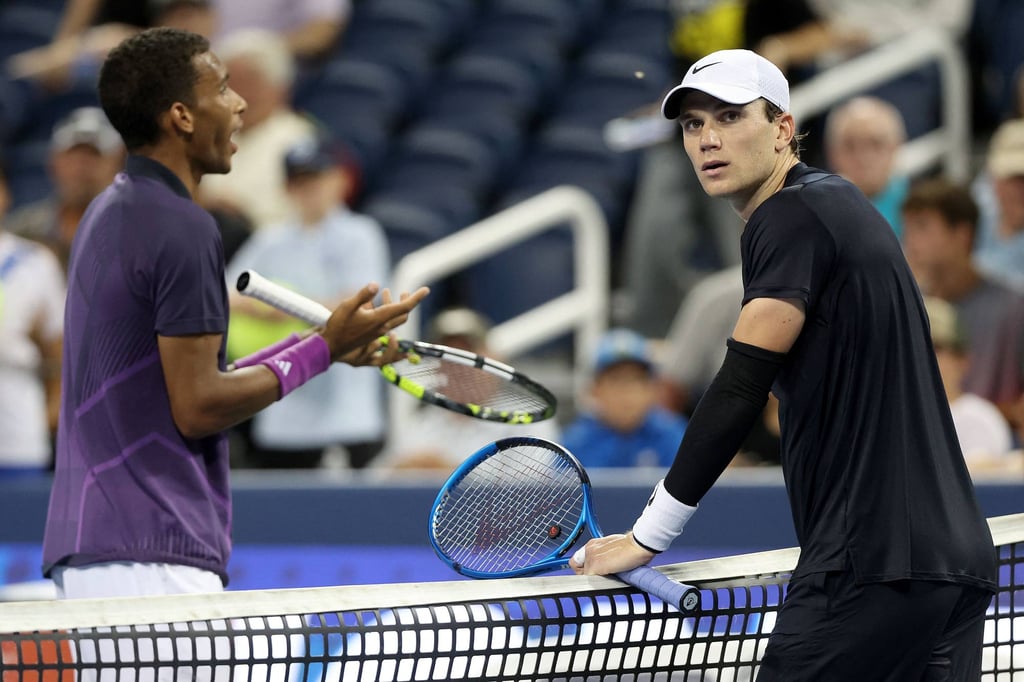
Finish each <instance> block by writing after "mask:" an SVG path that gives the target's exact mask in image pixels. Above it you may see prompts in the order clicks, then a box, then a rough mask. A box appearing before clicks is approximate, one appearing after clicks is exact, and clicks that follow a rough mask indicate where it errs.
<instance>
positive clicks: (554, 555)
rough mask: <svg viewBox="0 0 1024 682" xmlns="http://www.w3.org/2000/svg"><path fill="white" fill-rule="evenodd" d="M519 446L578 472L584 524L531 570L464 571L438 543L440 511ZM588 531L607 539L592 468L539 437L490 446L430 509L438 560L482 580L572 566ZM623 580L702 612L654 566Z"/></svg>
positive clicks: (690, 593) (687, 591)
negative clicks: (478, 473) (471, 478)
mask: <svg viewBox="0 0 1024 682" xmlns="http://www.w3.org/2000/svg"><path fill="white" fill-rule="evenodd" d="M518 446H532V447H540V448H545V449H548V450H550V451H552V452H554V453H557V454H558V455H559V456H560V458H561V459H563V460H564V461H565V462H566V463H568V464H569V465H571V466H572V467H573V468H574V469H575V472H576V473H577V474H578V475H579V478H580V488H581V492H582V502H581V506H582V513H581V514H580V517H579V520H578V521H577V522H576V525H575V526H574V527H573V528H572V529H570V530H569V531H568V532H565V531H564V530H561V529H560V534H561V535H562V536H563V537H564V540H563V541H562V542H561V543H560V544H559V545H558V546H557V547H555V548H554V549H552V550H551V552H550V553H548V555H547V556H546V557H545V558H543V559H540V560H538V561H535V562H533V563H531V564H529V565H526V566H522V567H520V568H515V569H507V570H494V571H482V570H477V569H473V568H469V567H467V566H464V565H462V564H460V563H459V562H458V561H456V560H454V559H453V558H452V557H450V556H449V555H448V553H447V552H446V551H445V549H443V548H442V547H441V544H440V543H439V541H438V539H437V525H438V511H439V509H441V508H442V507H443V506H445V505H446V503H447V502H448V497H449V495H450V494H451V493H452V491H453V490H455V489H457V487H458V485H459V484H460V483H461V482H462V480H463V479H464V478H465V477H466V476H467V475H468V474H469V473H470V472H471V471H473V470H474V469H476V468H477V467H478V466H479V465H480V464H481V463H482V462H484V461H486V460H488V459H490V458H491V457H493V456H495V455H497V454H498V453H501V452H504V451H505V450H509V449H512V448H515V447H518ZM584 528H586V529H587V530H588V531H589V533H590V534H591V535H592V536H593V537H602V536H603V535H604V533H603V532H602V531H601V527H600V526H599V525H598V523H597V519H596V515H595V512H594V507H593V496H592V494H591V486H590V477H589V476H588V475H587V472H586V469H584V468H583V465H582V464H581V463H580V461H579V460H578V459H577V458H576V457H575V456H574V455H573V454H572V453H571V452H569V451H568V450H567V449H566V448H564V447H562V446H561V445H559V444H557V443H553V442H551V441H548V440H545V439H543V438H537V437H533V436H518V437H514V438H502V439H500V440H497V441H495V442H493V443H489V444H487V445H485V446H484V447H482V448H480V449H479V450H477V451H476V452H475V453H473V454H472V455H470V456H469V457H468V458H467V459H466V460H465V461H464V462H463V463H462V464H461V465H459V467H458V468H456V469H455V471H453V472H452V474H451V476H449V477H448V480H447V481H445V483H444V485H443V486H442V487H441V490H440V491H438V494H437V497H436V498H435V499H434V504H433V506H432V507H431V509H430V518H429V523H428V535H429V537H430V544H431V545H432V546H433V548H434V552H435V553H436V554H437V556H438V557H439V558H440V559H441V560H442V561H444V562H445V563H446V564H448V565H449V566H450V567H451V568H452V569H453V570H454V571H456V572H457V573H459V574H460V575H464V576H467V577H470V578H481V579H489V578H513V577H519V576H527V575H534V574H536V573H542V572H545V571H552V570H557V569H563V568H566V567H568V565H569V557H567V556H566V554H567V553H568V551H569V550H570V549H571V548H572V547H573V545H575V544H576V542H577V541H578V540H579V538H580V536H581V535H582V534H583V530H584ZM617 577H618V578H619V579H621V580H623V581H624V582H626V583H628V584H630V585H632V586H634V587H637V588H639V589H641V590H644V591H645V592H649V593H650V594H653V595H655V596H656V597H658V598H660V599H661V600H662V601H665V602H667V603H669V604H672V605H673V606H675V607H676V608H678V609H679V610H680V611H683V612H685V613H690V612H693V611H696V610H697V608H698V607H699V605H700V591H699V590H698V589H697V588H695V587H693V586H690V585H685V584H683V583H679V582H677V581H675V580H672V579H671V578H669V577H668V576H666V575H664V574H663V573H661V572H660V571H658V570H656V569H654V568H652V567H651V566H647V565H644V566H640V567H638V568H634V569H633V570H631V571H626V572H624V573H619V574H617Z"/></svg>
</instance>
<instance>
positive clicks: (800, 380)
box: [741, 163, 996, 589]
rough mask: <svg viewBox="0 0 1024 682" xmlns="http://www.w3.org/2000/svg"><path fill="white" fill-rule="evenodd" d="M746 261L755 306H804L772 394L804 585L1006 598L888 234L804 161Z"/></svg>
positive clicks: (768, 212) (754, 230)
mask: <svg viewBox="0 0 1024 682" xmlns="http://www.w3.org/2000/svg"><path fill="white" fill-rule="evenodd" d="M812 174H813V175H812ZM741 248H742V260H743V283H744V297H743V302H744V303H746V302H747V301H750V300H752V299H755V298H794V299H800V300H802V301H803V302H804V303H805V304H806V321H805V323H804V327H803V330H802V331H801V333H800V336H799V337H798V338H797V340H796V343H795V344H794V346H793V348H792V349H791V350H790V352H789V353H788V354H787V356H786V359H785V361H784V363H783V365H782V368H781V369H780V371H779V374H778V375H777V377H776V380H775V384H774V386H773V388H772V391H773V393H775V395H776V396H777V397H778V398H779V401H780V423H781V431H782V436H781V439H782V442H781V456H782V466H783V470H784V473H785V480H786V489H787V492H788V495H789V499H790V504H791V507H792V513H793V521H794V524H795V526H796V533H797V537H798V538H799V541H800V545H801V548H802V549H801V555H800V561H799V564H798V566H797V570H796V574H797V575H800V574H806V573H813V572H820V571H826V570H843V569H848V568H852V570H853V572H854V575H855V578H856V579H857V581H858V582H874V581H887V580H895V579H902V578H916V579H936V580H948V581H954V582H960V583H966V584H973V585H978V586H982V587H985V588H990V589H991V588H994V587H995V585H996V568H995V563H996V557H995V550H994V549H993V546H992V537H991V535H990V533H989V530H988V526H987V524H986V522H985V519H984V516H983V515H982V513H981V511H980V509H979V507H978V503H977V501H976V499H975V496H974V490H973V486H972V483H971V478H970V475H969V474H968V471H967V467H966V465H965V464H964V458H963V455H962V453H961V451H960V446H959V442H958V440H957V436H956V431H955V429H954V427H953V421H952V418H951V416H950V412H949V405H948V402H947V400H946V394H945V391H944V390H943V386H942V380H941V378H940V376H939V370H938V365H937V364H936V361H935V355H934V351H933V349H932V345H931V340H930V334H929V328H928V321H927V316H926V313H925V309H924V305H923V303H922V299H921V295H920V293H919V290H918V287H917V284H916V282H915V281H914V278H913V276H912V274H911V272H910V268H909V267H908V266H907V262H906V260H905V258H904V256H903V252H902V249H901V248H900V244H899V241H898V240H897V238H896V236H895V234H894V232H893V230H892V228H891V227H890V226H889V224H888V222H887V221H886V220H885V219H884V218H883V217H882V215H881V214H880V213H878V212H877V211H876V210H875V208H874V207H873V206H872V205H871V203H870V202H869V201H868V200H867V199H866V198H865V196H864V195H863V194H862V193H861V192H860V191H859V190H858V189H857V188H856V187H854V186H853V185H852V184H850V183H849V182H847V181H846V180H843V179H842V178H840V177H838V176H836V175H827V174H826V175H822V174H821V171H818V170H817V169H813V168H809V167H808V166H806V165H805V164H802V163H801V164H798V165H797V166H795V167H794V168H793V169H792V170H791V171H790V172H789V174H788V176H787V178H786V183H785V187H784V188H783V189H782V190H780V191H779V192H777V193H776V194H774V195H772V196H771V197H769V198H768V199H767V200H766V201H765V202H764V203H763V204H761V205H760V206H759V207H758V208H757V209H756V210H755V211H754V213H753V215H751V217H750V220H749V221H748V223H747V225H746V228H745V229H744V232H743V237H742V240H741Z"/></svg>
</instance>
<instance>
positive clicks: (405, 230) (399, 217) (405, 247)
mask: <svg viewBox="0 0 1024 682" xmlns="http://www.w3.org/2000/svg"><path fill="white" fill-rule="evenodd" d="M361 212H362V213H365V214H366V215H369V216H371V217H372V218H374V219H376V220H377V222H379V223H380V224H381V226H382V227H383V228H384V231H385V233H386V234H387V237H388V245H389V246H390V248H391V262H392V263H397V262H398V261H399V260H401V259H402V258H403V257H404V256H406V255H407V254H409V253H410V252H412V251H415V250H416V249H419V248H422V247H423V246H426V245H427V244H430V243H431V242H434V241H437V240H438V239H440V238H442V237H444V236H445V235H446V234H448V233H449V232H450V231H451V230H450V226H449V225H448V223H447V222H446V220H445V217H444V216H443V215H441V214H440V213H438V212H437V211H433V210H431V209H429V208H427V207H424V206H420V205H418V204H415V203H412V202H409V201H406V200H404V199H402V198H400V197H397V196H389V195H381V196H377V197H375V198H372V199H369V200H368V201H367V202H366V203H365V204H364V205H363V207H362V209H361Z"/></svg>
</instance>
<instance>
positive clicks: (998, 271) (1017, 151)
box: [972, 118, 1024, 293]
mask: <svg viewBox="0 0 1024 682" xmlns="http://www.w3.org/2000/svg"><path fill="white" fill-rule="evenodd" d="M972 189H973V192H974V196H975V199H976V200H977V201H978V205H979V207H980V209H981V218H980V220H979V221H978V240H977V244H976V245H975V256H976V259H977V262H978V267H979V268H980V269H981V270H983V271H985V272H986V273H987V274H989V275H991V276H992V277H995V278H997V279H999V280H1001V281H1003V282H1005V283H1006V284H1008V285H1009V286H1012V287H1013V288H1014V289H1016V290H1018V291H1020V292H1022V293H1024V119H1022V118H1016V119H1011V120H1009V121H1006V122H1005V123H1003V124H1002V125H1001V126H999V128H997V129H996V132H995V133H994V134H993V135H992V140H991V142H990V144H989V149H988V158H987V161H986V169H985V173H983V174H982V175H981V176H979V178H978V180H977V181H976V182H975V184H974V187H973V188H972Z"/></svg>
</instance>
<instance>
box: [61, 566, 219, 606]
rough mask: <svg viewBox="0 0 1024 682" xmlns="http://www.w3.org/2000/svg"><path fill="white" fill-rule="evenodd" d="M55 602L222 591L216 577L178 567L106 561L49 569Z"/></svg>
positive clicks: (191, 568) (185, 567) (214, 574)
mask: <svg viewBox="0 0 1024 682" xmlns="http://www.w3.org/2000/svg"><path fill="white" fill-rule="evenodd" d="M53 583H54V585H56V586H57V597H58V599H91V598H102V597H142V596H148V595H157V594H195V593H203V592H223V591H224V585H223V584H222V583H221V580H220V576H219V575H217V574H216V573H214V572H212V571H206V570H203V569H201V568H195V567H193V566H182V565H180V564H156V563H138V562H132V561H110V562H106V563H102V564H90V565H88V566H58V567H56V568H54V569H53Z"/></svg>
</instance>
